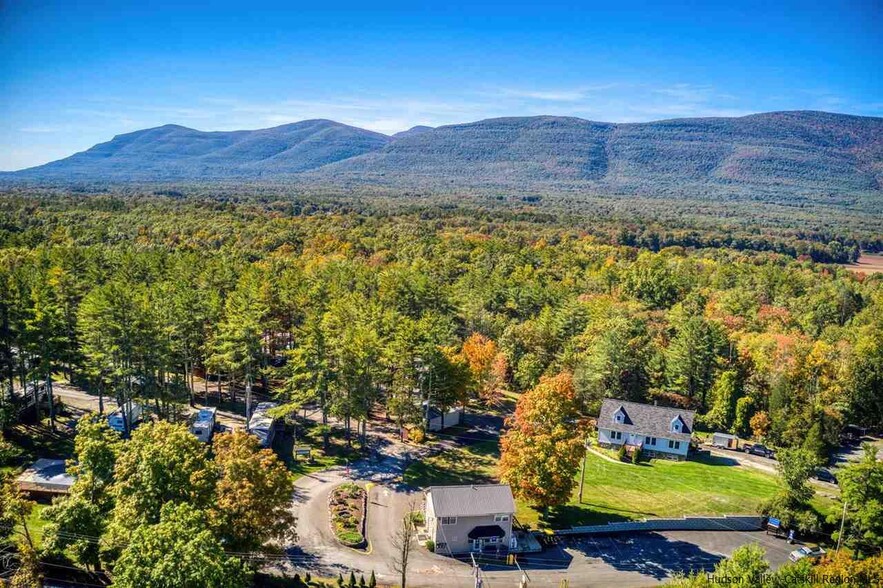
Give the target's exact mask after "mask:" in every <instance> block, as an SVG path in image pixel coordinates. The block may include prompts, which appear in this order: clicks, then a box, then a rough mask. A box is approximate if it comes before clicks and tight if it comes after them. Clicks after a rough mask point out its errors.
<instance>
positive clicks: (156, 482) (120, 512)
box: [105, 421, 216, 560]
mask: <svg viewBox="0 0 883 588" xmlns="http://www.w3.org/2000/svg"><path fill="white" fill-rule="evenodd" d="M114 476H115V478H114V479H115V482H114V485H113V492H112V496H113V498H114V500H115V504H114V507H113V512H112V515H111V520H110V524H109V526H108V533H107V537H106V541H105V551H106V552H107V555H108V557H109V558H110V559H111V560H113V559H115V557H116V556H117V555H118V553H119V550H120V549H121V548H122V547H124V546H125V545H127V544H128V543H129V540H130V538H131V530H132V528H134V527H136V526H139V525H151V524H156V523H157V522H158V521H159V518H160V511H161V510H162V508H163V506H164V505H167V504H189V505H191V506H193V507H194V508H196V509H206V508H208V507H209V505H210V504H211V503H212V499H213V497H214V491H215V481H216V475H215V472H214V470H213V469H212V468H211V467H210V465H209V462H208V459H207V457H206V449H205V446H204V445H203V444H202V443H200V442H199V441H198V440H197V439H196V437H195V436H194V435H192V434H191V433H190V431H189V430H187V427H186V426H184V425H176V424H172V423H168V422H164V421H158V422H155V423H147V424H145V425H142V426H141V427H139V428H138V429H136V430H135V432H134V433H133V434H132V438H131V439H130V440H129V441H128V442H127V443H126V444H125V445H124V446H123V448H122V450H121V451H120V454H119V457H118V458H117V462H116V468H115V471H114Z"/></svg>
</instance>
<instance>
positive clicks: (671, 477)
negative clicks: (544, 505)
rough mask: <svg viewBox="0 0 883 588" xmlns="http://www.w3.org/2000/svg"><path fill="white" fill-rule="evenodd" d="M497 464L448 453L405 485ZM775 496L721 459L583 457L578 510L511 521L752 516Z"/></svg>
mask: <svg viewBox="0 0 883 588" xmlns="http://www.w3.org/2000/svg"><path fill="white" fill-rule="evenodd" d="M498 459H499V450H498V447H497V443H496V442H495V441H485V442H481V443H476V444H474V445H471V446H466V447H461V448H456V449H446V450H444V451H443V452H441V453H439V454H437V455H434V456H432V457H429V458H427V459H424V460H421V461H419V462H415V463H413V464H411V465H410V466H409V467H408V469H407V470H406V471H405V475H404V481H405V483H407V484H409V485H411V486H417V487H423V488H425V487H427V486H431V485H433V484H473V483H493V482H496V481H497V478H496V466H497V460H498ZM776 489H777V485H776V479H775V477H774V476H772V475H769V474H766V473H764V472H760V471H757V470H754V469H750V468H747V467H743V466H738V465H733V464H732V461H731V460H728V459H726V458H715V457H703V458H699V459H695V460H690V461H683V462H674V461H667V460H652V461H650V462H649V463H642V464H640V465H632V464H630V463H619V462H616V463H612V462H610V461H608V460H605V459H604V458H602V457H599V456H597V455H595V454H593V453H589V455H588V458H587V460H586V475H585V487H584V490H583V501H582V503H581V504H580V503H578V501H577V496H578V491H579V488H578V487H576V488H574V492H573V497H572V499H571V501H570V503H568V504H566V505H564V506H561V507H557V508H553V509H549V511H547V512H545V513H541V512H539V511H537V510H536V509H534V508H531V507H530V506H528V505H527V504H525V503H523V502H522V501H516V507H517V511H516V514H515V516H516V517H517V518H518V520H519V522H521V523H522V524H527V525H531V526H532V527H534V528H543V527H550V528H563V527H568V526H571V525H590V524H598V523H606V522H609V521H619V520H628V519H640V518H645V517H666V516H681V515H702V514H715V515H719V514H740V513H755V512H757V509H758V507H759V505H760V503H761V502H763V501H764V500H766V499H768V498H769V497H771V496H772V495H773V494H774V493H775V492H776ZM817 502H819V504H818V505H817V508H818V507H823V506H825V507H829V506H830V505H826V504H822V503H824V502H826V501H825V500H823V499H822V498H821V497H819V500H818V501H817ZM828 502H830V501H828ZM814 505H815V502H814ZM825 510H828V508H825Z"/></svg>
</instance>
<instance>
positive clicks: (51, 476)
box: [16, 459, 74, 492]
mask: <svg viewBox="0 0 883 588" xmlns="http://www.w3.org/2000/svg"><path fill="white" fill-rule="evenodd" d="M16 481H18V483H19V485H20V486H21V487H22V489H24V490H37V491H40V490H44V491H47V492H53V491H55V492H66V491H67V490H68V489H70V487H71V486H73V484H74V477H73V476H72V475H70V474H69V473H67V465H66V462H65V461H64V460H63V459H38V460H37V461H35V462H34V463H32V464H31V465H30V466H29V467H28V468H27V469H26V470H25V471H24V472H22V473H21V474H20V475H19V476H18V478H16Z"/></svg>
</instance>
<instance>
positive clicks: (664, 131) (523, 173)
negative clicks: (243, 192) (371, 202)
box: [317, 112, 883, 194]
mask: <svg viewBox="0 0 883 588" xmlns="http://www.w3.org/2000/svg"><path fill="white" fill-rule="evenodd" d="M317 173H318V174H322V175H324V176H325V177H331V178H350V179H354V178H360V179H363V180H364V179H374V180H375V181H388V182H390V181H391V182H427V181H429V182H432V181H445V182H450V183H463V184H470V185H474V184H500V185H511V184H520V185H525V184H527V185H530V186H538V185H543V184H546V185H549V184H557V185H575V186H588V187H592V188H595V189H597V190H599V191H604V192H641V193H647V192H655V193H659V192H666V191H677V190H682V191H689V192H691V193H693V194H699V193H702V192H704V191H715V190H721V189H724V190H728V191H734V190H736V191H751V190H760V191H766V190H769V189H777V190H785V191H791V190H801V191H809V192H823V193H827V192H831V193H850V192H865V191H879V190H880V187H881V183H883V119H880V118H869V117H856V116H847V115H838V114H828V113H821V112H782V113H769V114H758V115H752V116H746V117H741V118H703V119H677V120H668V121H659V122H651V123H636V124H609V123H595V122H590V121H586V120H582V119H578V118H562V117H532V118H502V119H492V120H485V121H480V122H477V123H470V124H465V125H452V126H446V127H439V128H437V129H433V130H431V131H427V132H424V133H421V134H419V135H417V136H407V137H403V138H401V139H399V140H397V141H394V142H391V143H389V144H388V145H386V146H385V147H383V148H382V149H380V150H378V151H374V152H371V153H366V154H364V155H361V156H359V157H354V158H351V159H347V160H343V161H340V162H337V163H334V164H330V165H328V166H325V167H323V168H321V169H319V170H317Z"/></svg>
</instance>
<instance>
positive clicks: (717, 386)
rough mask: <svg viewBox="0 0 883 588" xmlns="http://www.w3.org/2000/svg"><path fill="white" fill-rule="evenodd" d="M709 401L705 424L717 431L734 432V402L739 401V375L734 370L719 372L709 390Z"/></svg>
mask: <svg viewBox="0 0 883 588" xmlns="http://www.w3.org/2000/svg"><path fill="white" fill-rule="evenodd" d="M711 399H712V402H711V410H709V411H708V414H707V415H705V422H707V423H708V424H709V426H711V427H713V428H715V429H718V430H722V431H729V430H734V429H733V422H734V421H735V419H736V402H737V401H738V400H739V375H738V374H737V373H736V372H735V371H734V370H727V371H725V372H721V374H720V376H718V378H717V380H716V381H715V383H714V387H713V388H712V390H711Z"/></svg>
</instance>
